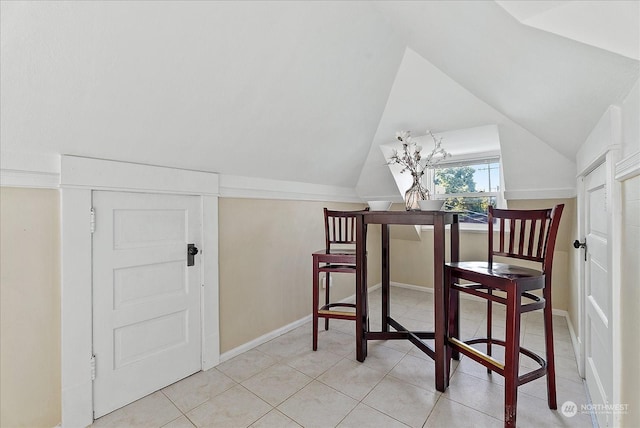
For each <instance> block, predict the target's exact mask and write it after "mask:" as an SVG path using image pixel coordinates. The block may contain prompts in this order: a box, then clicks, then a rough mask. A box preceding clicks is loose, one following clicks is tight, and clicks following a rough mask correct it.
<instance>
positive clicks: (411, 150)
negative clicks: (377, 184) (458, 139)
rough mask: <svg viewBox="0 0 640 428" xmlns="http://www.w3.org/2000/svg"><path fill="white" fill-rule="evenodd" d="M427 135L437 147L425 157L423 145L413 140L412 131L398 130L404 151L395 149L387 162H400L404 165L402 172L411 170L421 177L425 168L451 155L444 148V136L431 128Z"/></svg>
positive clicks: (397, 133)
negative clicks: (438, 135)
mask: <svg viewBox="0 0 640 428" xmlns="http://www.w3.org/2000/svg"><path fill="white" fill-rule="evenodd" d="M427 135H430V136H431V138H432V139H433V142H434V146H435V147H434V148H433V150H431V152H430V153H429V154H428V155H427V156H425V157H423V156H422V153H421V152H422V146H420V145H419V144H418V143H416V142H415V141H414V140H413V137H411V132H410V131H399V132H396V138H397V139H398V141H400V142H401V143H402V152H398V150H395V149H394V150H393V154H392V155H391V158H389V161H388V162H387V164H389V165H392V164H398V165H400V166H402V170H401V171H400V172H401V173H403V172H405V171H409V172H410V173H411V175H413V176H414V177H421V176H422V175H423V174H424V170H425V169H427V168H433V167H434V166H436V165H437V164H439V163H440V162H442V161H443V160H445V159H446V158H448V157H450V156H451V154H450V153H449V152H447V151H446V150H445V149H443V148H442V137H436V136H435V135H433V132H431V131H429V130H427Z"/></svg>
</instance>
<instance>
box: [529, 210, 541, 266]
mask: <svg viewBox="0 0 640 428" xmlns="http://www.w3.org/2000/svg"><path fill="white" fill-rule="evenodd" d="M537 227H538V219H537V218H536V219H534V220H532V221H531V227H530V228H529V246H528V247H527V254H533V248H534V245H533V243H534V241H535V240H536V228H537ZM536 248H537V247H536ZM538 254H539V252H538V251H536V253H535V254H533V255H534V256H536V257H537V256H538Z"/></svg>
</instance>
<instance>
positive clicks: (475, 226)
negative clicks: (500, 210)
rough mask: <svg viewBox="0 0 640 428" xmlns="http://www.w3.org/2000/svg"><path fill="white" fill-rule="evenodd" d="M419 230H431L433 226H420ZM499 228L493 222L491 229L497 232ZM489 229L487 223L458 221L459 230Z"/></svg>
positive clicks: (478, 231) (476, 230)
mask: <svg viewBox="0 0 640 428" xmlns="http://www.w3.org/2000/svg"><path fill="white" fill-rule="evenodd" d="M420 230H425V231H426V230H433V226H422V227H421V228H420ZM498 230H500V225H499V224H495V225H494V226H493V231H494V232H497V231H498ZM488 231H489V225H488V224H480V223H460V232H465V233H487V232H488Z"/></svg>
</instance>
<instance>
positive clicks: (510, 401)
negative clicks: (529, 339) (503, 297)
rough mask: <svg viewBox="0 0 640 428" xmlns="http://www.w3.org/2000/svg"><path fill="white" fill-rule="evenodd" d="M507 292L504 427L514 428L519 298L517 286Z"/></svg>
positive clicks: (518, 363) (518, 344) (518, 353)
mask: <svg viewBox="0 0 640 428" xmlns="http://www.w3.org/2000/svg"><path fill="white" fill-rule="evenodd" d="M512 285H513V286H512V287H510V289H509V291H508V292H507V314H506V317H507V326H506V327H507V329H506V330H507V331H506V337H505V342H506V346H505V363H504V426H505V428H512V427H513V428H515V426H516V413H517V403H518V369H519V366H520V315H521V314H520V298H521V294H522V293H521V291H520V287H519V286H518V284H517V283H516V284H512Z"/></svg>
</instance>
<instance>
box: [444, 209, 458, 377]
mask: <svg viewBox="0 0 640 428" xmlns="http://www.w3.org/2000/svg"><path fill="white" fill-rule="evenodd" d="M459 226H460V223H459V222H458V215H457V214H455V217H454V221H453V223H452V224H451V261H452V262H457V261H459V260H460V227H459ZM449 281H450V280H449ZM445 305H447V306H448V308H447V309H448V310H449V311H451V312H453V314H454V316H453V317H452V316H451V315H449V317H448V318H449V323H450V324H449V329H450V331H449V333H450V334H448V335H447V336H448V337H451V336H454V337H458V338H459V337H460V317H459V315H458V314H459V313H460V311H459V309H460V293H459V292H458V291H457V290H454V291H452V294H451V295H449V297H448V299H447V300H446V301H445ZM451 357H452V358H453V359H455V360H459V359H460V353H459V352H458V351H456V350H453V351H452V352H451ZM447 383H448V382H447Z"/></svg>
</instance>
